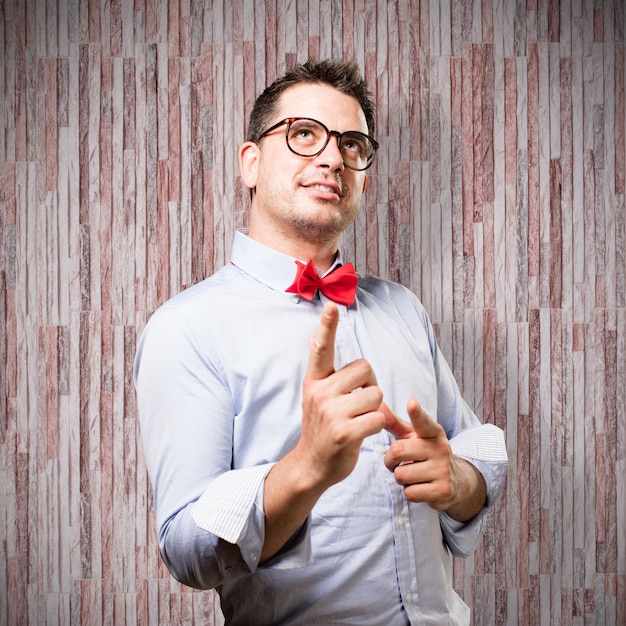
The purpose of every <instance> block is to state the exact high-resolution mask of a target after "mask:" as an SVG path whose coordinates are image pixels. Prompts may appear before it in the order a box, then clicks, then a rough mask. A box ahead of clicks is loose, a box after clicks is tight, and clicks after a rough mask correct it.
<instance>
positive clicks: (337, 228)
mask: <svg viewBox="0 0 626 626" xmlns="http://www.w3.org/2000/svg"><path fill="white" fill-rule="evenodd" d="M287 117H309V118H312V119H315V120H318V121H320V122H322V123H323V124H324V125H325V126H326V127H327V128H329V129H330V130H336V131H339V132H341V133H343V132H345V131H349V130H358V131H361V132H363V133H367V132H368V129H367V123H366V121H365V116H364V114H363V111H362V109H361V107H360V105H359V103H358V101H357V100H356V99H355V98H352V97H351V96H347V95H345V94H343V93H341V92H339V91H337V90H336V89H334V88H332V87H330V86H328V85H320V84H314V85H308V84H307V85H297V86H294V87H291V88H289V89H288V90H287V91H285V92H284V93H283V95H282V97H281V100H280V103H279V109H278V112H277V113H276V116H275V119H273V120H272V121H271V123H270V124H269V126H270V127H271V126H272V125H273V124H275V123H277V122H279V121H280V120H282V119H284V118H287ZM285 131H286V127H285V126H279V127H278V128H277V129H275V130H274V131H272V132H271V133H270V134H268V135H267V136H265V137H264V138H263V139H262V140H261V141H260V142H259V144H258V145H256V144H252V145H250V144H248V148H245V146H244V147H243V148H242V151H245V150H248V152H247V153H246V152H240V155H241V154H246V156H242V176H243V178H244V182H245V183H246V185H247V186H248V187H250V188H255V194H254V198H253V207H252V224H253V225H254V223H255V220H257V218H258V220H261V221H262V223H263V225H264V227H265V228H266V229H267V228H271V229H274V232H276V233H278V234H279V235H280V236H281V237H287V238H289V239H290V240H306V241H308V242H310V243H311V244H321V245H335V243H336V241H337V240H338V238H339V236H340V234H341V233H342V232H343V231H344V230H345V229H346V228H347V227H348V226H349V225H350V224H351V223H352V222H353V221H354V219H355V217H356V215H357V212H358V210H359V206H360V203H361V196H362V194H363V191H364V190H365V185H366V175H365V172H359V171H354V170H351V169H349V168H347V167H345V166H344V164H343V157H342V154H341V152H340V151H339V148H338V146H337V138H336V137H334V136H331V137H330V139H329V141H328V144H327V145H326V147H325V148H324V150H323V151H322V152H321V153H320V154H318V155H317V156H314V157H302V156H299V155H297V154H294V153H293V152H292V151H290V150H289V148H288V146H287V143H286V141H285ZM258 223H259V222H258V221H257V224H258Z"/></svg>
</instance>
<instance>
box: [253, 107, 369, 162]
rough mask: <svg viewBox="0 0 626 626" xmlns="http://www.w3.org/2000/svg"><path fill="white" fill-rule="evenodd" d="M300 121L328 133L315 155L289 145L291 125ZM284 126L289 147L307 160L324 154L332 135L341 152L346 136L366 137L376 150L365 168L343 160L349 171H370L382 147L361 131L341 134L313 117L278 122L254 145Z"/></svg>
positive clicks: (291, 118)
mask: <svg viewBox="0 0 626 626" xmlns="http://www.w3.org/2000/svg"><path fill="white" fill-rule="evenodd" d="M300 120H308V121H309V122H315V123H316V124H319V125H320V126H321V127H322V128H323V129H324V130H325V131H326V141H325V142H324V145H323V146H322V147H321V148H320V149H319V150H318V151H317V152H315V153H314V154H300V153H299V152H296V151H295V150H294V149H293V148H292V147H291V146H290V145H289V129H290V128H291V125H292V124H293V123H294V122H298V121H300ZM284 124H287V129H286V130H285V142H286V143H287V147H288V148H289V150H290V151H291V152H293V153H294V154H297V155H298V156H301V157H305V158H312V157H316V156H317V155H318V154H321V153H322V152H324V150H325V149H326V146H327V145H328V142H329V141H330V136H331V135H333V136H335V137H337V146H338V148H339V151H340V152H341V140H342V138H343V136H344V135H350V134H354V133H356V134H357V135H362V136H363V137H366V138H367V140H368V141H369V142H370V143H371V144H372V147H373V148H374V149H373V150H372V154H371V156H370V157H369V158H368V159H367V165H366V166H365V167H354V166H353V165H350V164H349V163H346V160H345V158H344V159H343V164H344V165H345V166H346V167H347V168H348V169H351V170H354V171H356V172H363V171H365V170H366V169H368V168H369V167H371V165H372V163H373V162H374V158H375V156H376V151H377V150H378V146H379V145H380V144H379V143H378V142H377V141H376V139H374V138H373V137H370V136H369V135H367V134H366V133H362V132H361V131H360V130H347V131H346V132H344V133H340V132H339V131H338V130H329V128H328V127H327V126H326V124H323V123H322V122H320V121H319V120H316V119H313V118H312V117H286V118H285V119H284V120H281V121H280V122H277V123H276V124H274V125H273V126H270V127H269V128H268V129H266V130H264V131H263V132H262V133H261V134H260V135H259V137H258V139H257V140H256V141H255V142H254V143H259V141H261V139H263V138H264V137H266V136H267V135H269V133H271V132H272V131H273V130H276V129H277V128H280V127H281V126H283V125H284ZM341 156H342V158H343V152H341Z"/></svg>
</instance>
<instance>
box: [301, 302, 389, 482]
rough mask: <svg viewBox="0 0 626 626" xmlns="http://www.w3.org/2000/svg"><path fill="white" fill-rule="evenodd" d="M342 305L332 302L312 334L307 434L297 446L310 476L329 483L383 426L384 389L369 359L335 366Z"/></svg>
mask: <svg viewBox="0 0 626 626" xmlns="http://www.w3.org/2000/svg"><path fill="white" fill-rule="evenodd" d="M338 323H339V311H338V309H337V307H336V306H335V305H334V304H332V303H328V304H327V305H326V306H325V307H324V310H323V312H322V317H321V320H320V325H319V327H318V329H317V332H316V333H315V336H313V337H311V339H310V356H309V366H308V370H307V373H306V375H305V377H304V381H303V402H302V404H303V407H302V408H303V415H302V435H301V439H300V442H299V444H298V445H297V447H296V449H297V450H298V453H299V454H300V457H301V459H302V462H303V463H304V464H306V465H308V466H309V472H310V476H311V478H313V479H314V480H318V481H319V482H320V483H321V484H324V485H326V486H327V487H328V486H330V485H332V484H334V483H337V482H339V481H341V480H343V479H344V478H345V477H346V476H348V474H350V472H351V471H352V470H353V469H354V466H355V465H356V462H357V460H358V456H359V451H360V449H361V443H362V441H363V439H364V438H365V437H367V436H369V435H373V434H374V433H377V432H379V431H381V430H382V428H383V427H384V424H385V416H384V414H383V413H382V412H381V411H380V405H381V402H382V398H383V396H382V392H381V390H380V389H379V388H378V386H377V384H376V376H375V374H374V372H373V370H372V368H371V366H370V365H369V363H368V362H367V361H365V360H364V359H358V360H357V361H353V362H352V363H350V364H348V365H346V366H345V367H342V368H341V369H340V370H338V371H335V369H334V359H335V335H336V332H337V325H338Z"/></svg>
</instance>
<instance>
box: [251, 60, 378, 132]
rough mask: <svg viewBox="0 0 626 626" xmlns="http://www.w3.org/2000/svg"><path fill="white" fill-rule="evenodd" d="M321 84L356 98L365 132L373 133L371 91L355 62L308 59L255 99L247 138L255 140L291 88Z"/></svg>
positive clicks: (270, 120)
mask: <svg viewBox="0 0 626 626" xmlns="http://www.w3.org/2000/svg"><path fill="white" fill-rule="evenodd" d="M315 83H318V84H323V85H328V86H330V87H334V88H335V89H337V91H340V92H341V93H344V94H346V95H348V96H352V97H353V98H355V99H356V100H357V101H358V103H359V105H360V106H361V109H362V110H363V114H364V115H365V121H366V123H367V132H368V134H369V135H371V136H372V137H373V136H374V135H375V133H376V112H375V107H374V103H373V101H372V94H371V93H370V91H369V90H368V88H367V83H366V82H365V81H364V80H363V77H362V76H361V71H360V70H359V66H358V65H357V64H356V63H355V62H354V61H335V60H323V61H316V60H314V59H309V60H308V61H307V62H306V63H302V64H299V65H296V66H294V67H293V68H292V69H291V70H290V71H288V72H287V73H286V74H285V75H284V76H282V77H280V78H278V79H276V80H275V81H274V82H273V83H272V84H271V85H270V86H269V87H267V88H266V89H265V91H264V92H263V93H262V94H261V95H260V96H259V97H258V98H257V100H256V102H255V103H254V107H253V108H252V112H251V113H250V123H249V125H248V134H247V136H246V141H253V142H256V141H258V140H259V137H260V136H261V133H263V131H264V130H265V129H266V128H268V127H269V126H270V124H271V122H272V120H273V119H274V117H275V116H276V111H277V109H278V106H279V102H280V98H281V96H282V95H283V93H284V92H285V91H286V90H287V89H289V88H290V87H294V86H295V85H300V84H315Z"/></svg>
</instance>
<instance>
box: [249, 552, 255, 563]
mask: <svg viewBox="0 0 626 626" xmlns="http://www.w3.org/2000/svg"><path fill="white" fill-rule="evenodd" d="M250 558H251V559H252V560H253V561H256V554H254V552H252V553H251V554H250Z"/></svg>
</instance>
